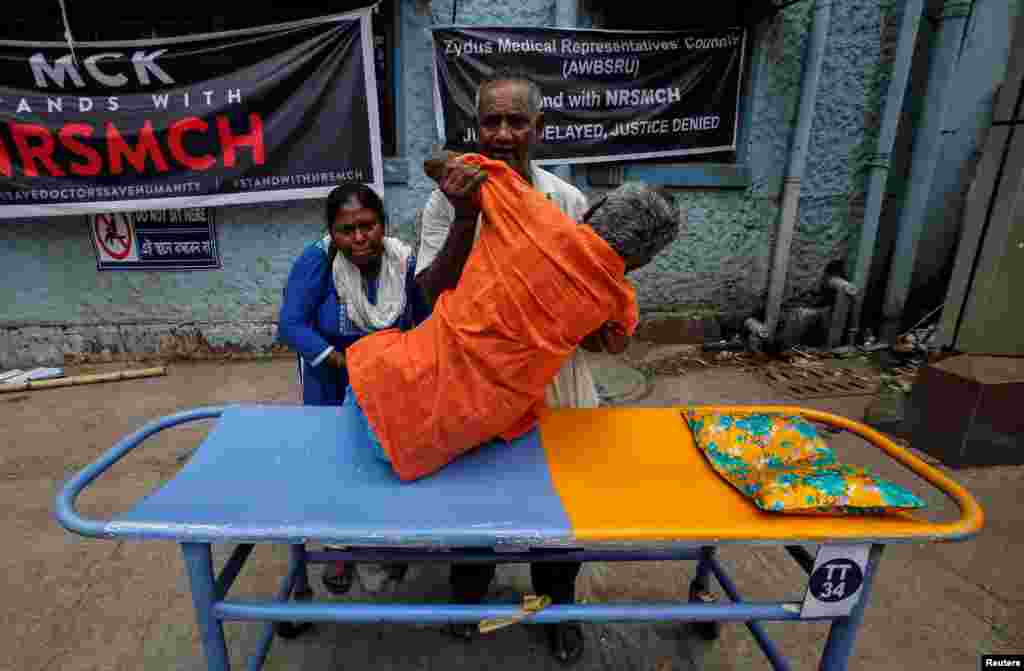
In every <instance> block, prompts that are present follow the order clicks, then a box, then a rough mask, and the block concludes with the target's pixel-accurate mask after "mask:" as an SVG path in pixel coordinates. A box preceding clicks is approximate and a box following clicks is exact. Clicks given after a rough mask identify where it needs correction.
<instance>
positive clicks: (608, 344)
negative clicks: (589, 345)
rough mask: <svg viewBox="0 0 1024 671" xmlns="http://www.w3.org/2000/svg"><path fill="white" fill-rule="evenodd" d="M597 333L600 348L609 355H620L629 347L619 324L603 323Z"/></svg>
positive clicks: (627, 338)
mask: <svg viewBox="0 0 1024 671" xmlns="http://www.w3.org/2000/svg"><path fill="white" fill-rule="evenodd" d="M597 333H598V337H599V338H600V339H601V346H602V347H603V348H604V351H605V352H608V353H609V354H622V353H623V352H625V351H626V347H628V346H629V336H628V335H626V330H625V329H624V328H622V326H621V325H620V324H617V323H615V322H605V323H604V324H602V325H601V328H600V329H598V332H597Z"/></svg>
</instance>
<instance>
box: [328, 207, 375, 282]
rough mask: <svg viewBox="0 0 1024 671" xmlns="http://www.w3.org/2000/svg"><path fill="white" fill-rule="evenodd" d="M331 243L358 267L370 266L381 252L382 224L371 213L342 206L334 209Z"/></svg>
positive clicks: (363, 209) (366, 209)
mask: <svg viewBox="0 0 1024 671" xmlns="http://www.w3.org/2000/svg"><path fill="white" fill-rule="evenodd" d="M331 237H332V238H333V239H334V244H335V246H337V248H338V249H339V250H340V251H341V253H342V254H344V255H345V258H347V259H348V260H349V261H351V262H352V263H353V264H355V265H356V266H359V267H360V268H363V267H366V266H370V265H373V264H375V263H377V261H379V260H380V257H381V254H383V253H384V224H383V223H381V221H380V219H379V218H378V217H377V213H376V212H374V211H373V210H371V209H369V208H367V207H362V206H361V205H360V206H358V207H354V206H353V204H352V203H346V204H345V205H344V206H342V207H341V208H339V209H338V214H337V215H336V216H335V217H334V225H333V226H332V227H331Z"/></svg>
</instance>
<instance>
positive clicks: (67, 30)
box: [57, 0, 78, 67]
mask: <svg viewBox="0 0 1024 671" xmlns="http://www.w3.org/2000/svg"><path fill="white" fill-rule="evenodd" d="M57 1H58V2H59V3H60V14H61V16H62V17H63V18H64V39H65V40H67V42H68V49H70V50H71V61H72V62H73V63H74V64H75V66H76V67H77V66H78V56H76V55H75V40H74V38H73V37H71V24H70V23H69V22H68V10H67V7H65V6H64V0H57Z"/></svg>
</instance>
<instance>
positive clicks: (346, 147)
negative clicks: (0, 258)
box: [0, 9, 382, 218]
mask: <svg viewBox="0 0 1024 671" xmlns="http://www.w3.org/2000/svg"><path fill="white" fill-rule="evenodd" d="M371 40H372V35H371V31H370V10H369V9H364V10H360V11H358V12H353V13H350V14H344V15H339V16H332V17H324V18H319V19H313V20H308V21H300V22H293V23H288V24H279V25H275V26H267V27H263V28H254V29H247V30H239V31H232V32H228V33H216V34H208V35H197V36H187V37H180V38H172V39H153V40H145V41H139V42H106V43H81V44H76V45H75V48H74V53H73V54H72V53H71V52H70V51H69V49H68V47H67V45H64V44H53V43H47V44H34V43H15V42H0V218H6V217H24V216H39V215H48V214H73V213H76V212H97V213H104V212H112V211H123V210H148V209H158V208H181V207H186V206H208V205H222V204H238V203H256V202H264V201H276V200H290V199H296V198H316V197H323V196H324V195H326V193H327V192H328V191H329V190H330V189H331V188H333V186H335V185H337V184H338V183H339V182H345V181H352V182H363V183H368V184H376V185H378V186H379V185H380V184H381V182H382V177H381V156H380V123H379V119H378V116H377V92H376V79H375V77H374V74H373V52H372V41H371Z"/></svg>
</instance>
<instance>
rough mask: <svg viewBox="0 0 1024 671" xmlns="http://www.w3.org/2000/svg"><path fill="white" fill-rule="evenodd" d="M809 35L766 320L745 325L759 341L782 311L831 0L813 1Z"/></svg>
mask: <svg viewBox="0 0 1024 671" xmlns="http://www.w3.org/2000/svg"><path fill="white" fill-rule="evenodd" d="M811 12H812V13H813V14H812V19H811V35H810V38H809V39H808V41H807V60H806V61H805V64H804V74H803V81H802V82H801V85H800V112H799V115H798V116H797V122H796V131H795V132H794V134H793V144H792V146H791V148H790V152H789V164H788V166H787V168H786V179H785V182H784V183H783V187H782V218H781V220H780V222H779V231H778V234H777V235H776V237H775V254H774V256H773V258H772V274H771V280H770V283H769V285H768V304H767V306H766V307H765V320H764V322H763V323H762V322H760V321H758V320H757V319H754V318H753V317H751V318H750V319H748V320H747V321H746V322H745V323H746V326H747V329H748V330H749V331H750V332H751V333H752V334H754V335H755V336H756V337H758V338H761V339H762V340H769V339H771V338H773V337H774V336H775V329H776V327H777V326H778V323H779V311H780V309H781V308H782V294H783V292H784V290H785V288H786V271H787V270H788V268H789V250H790V246H791V245H792V243H793V232H794V230H795V229H796V215H797V210H798V207H799V204H800V180H801V179H802V178H803V174H804V165H805V164H806V163H807V145H808V144H809V143H810V137H811V123H812V122H813V121H814V103H815V101H816V99H817V95H818V76H819V75H820V74H821V63H822V61H823V60H824V56H825V46H826V38H827V37H828V24H829V17H830V15H831V12H832V0H815V3H814V7H813V8H812V9H811Z"/></svg>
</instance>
